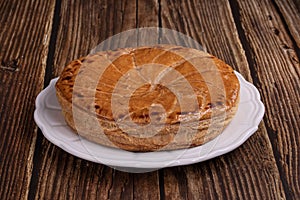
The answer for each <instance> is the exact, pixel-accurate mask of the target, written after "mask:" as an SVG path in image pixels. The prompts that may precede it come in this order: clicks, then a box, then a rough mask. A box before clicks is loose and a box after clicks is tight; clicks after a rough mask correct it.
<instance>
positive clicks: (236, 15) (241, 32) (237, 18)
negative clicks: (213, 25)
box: [229, 0, 300, 199]
mask: <svg viewBox="0 0 300 200" xmlns="http://www.w3.org/2000/svg"><path fill="white" fill-rule="evenodd" d="M271 2H272V4H273V6H274V8H275V10H276V12H277V13H278V15H279V16H280V19H281V21H282V23H283V26H284V29H285V30H286V32H287V33H288V36H289V38H290V39H291V41H292V44H293V49H294V50H295V52H296V55H297V57H298V59H299V60H300V49H299V47H298V46H297V43H296V41H295V39H294V38H293V36H292V35H291V33H290V31H289V27H288V24H287V22H286V20H285V19H284V17H283V14H282V13H281V11H280V9H279V7H278V5H277V3H276V2H275V1H274V0H271ZM229 3H230V7H231V11H232V14H233V18H234V22H235V25H236V27H237V31H238V35H239V37H240V41H241V43H242V46H243V48H244V50H245V54H246V58H247V62H248V64H249V68H250V70H251V71H250V72H251V77H252V79H253V83H254V84H255V85H256V86H257V87H259V82H260V81H259V79H258V77H257V74H256V73H255V68H254V65H255V64H256V63H255V61H253V59H252V56H251V52H252V49H251V47H250V45H249V44H248V43H247V42H246V41H247V39H246V35H245V32H244V29H243V28H242V23H241V21H240V7H239V5H238V2H237V0H229ZM263 121H264V124H265V127H266V130H267V133H268V136H269V138H270V140H271V141H273V140H274V139H275V138H273V140H272V138H271V137H272V135H274V134H273V130H272V129H271V128H270V127H268V125H267V123H266V119H265V118H263ZM271 145H272V152H273V155H274V157H275V161H276V165H277V168H278V170H279V175H280V179H281V182H282V185H283V189H284V193H285V195H286V197H287V198H288V199H291V198H292V197H291V194H290V191H289V184H288V181H287V180H286V178H285V176H284V171H283V169H282V168H281V167H280V166H281V165H280V163H279V162H280V160H279V159H278V158H279V157H280V153H279V152H278V150H277V149H276V147H274V143H273V142H271Z"/></svg>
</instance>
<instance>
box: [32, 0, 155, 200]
mask: <svg viewBox="0 0 300 200" xmlns="http://www.w3.org/2000/svg"><path fill="white" fill-rule="evenodd" d="M149 3H150V4H149V5H150V7H149V6H146V2H141V3H138V4H136V3H135V1H134V2H133V1H110V0H107V1H104V0H102V1H80V0H73V1H71V2H67V1H62V4H61V10H60V13H59V15H60V16H61V18H60V20H59V24H58V29H57V30H58V33H57V38H56V41H55V43H56V46H55V52H54V56H53V70H51V71H53V77H54V76H58V75H59V73H60V71H61V70H62V69H63V67H64V66H65V65H66V64H67V63H68V62H70V61H71V60H73V59H76V58H78V57H80V56H84V55H86V54H88V53H89V51H90V50H91V49H93V48H94V47H95V46H96V45H97V44H98V43H100V42H101V41H103V40H105V39H106V38H108V37H110V36H112V35H114V34H117V33H119V32H122V31H126V30H129V29H133V28H135V27H136V25H137V24H138V25H139V26H155V25H156V26H157V16H156V15H155V16H153V15H150V16H147V17H146V16H144V15H145V14H146V13H144V11H145V9H146V10H147V12H151V13H155V12H156V7H155V2H152V3H151V2H149ZM137 12H138V13H137ZM56 14H58V13H56ZM143 16H144V17H143ZM139 18H141V21H139V20H138V19H139ZM48 67H49V66H48ZM41 152H42V153H41V155H42V156H41V157H40V160H39V161H38V163H37V164H36V166H37V167H38V175H39V176H38V177H37V178H38V180H37V181H36V182H37V191H36V196H35V198H36V199H147V198H148V199H158V198H159V179H158V172H152V173H147V174H130V173H126V172H119V171H116V170H113V169H111V168H109V167H106V166H104V165H100V164H95V163H92V162H88V161H85V160H82V159H79V158H76V157H74V156H72V155H70V154H68V153H66V152H64V151H63V150H61V149H59V148H57V147H55V146H54V145H52V144H51V143H50V142H48V141H47V140H46V139H43V144H42V147H41Z"/></svg>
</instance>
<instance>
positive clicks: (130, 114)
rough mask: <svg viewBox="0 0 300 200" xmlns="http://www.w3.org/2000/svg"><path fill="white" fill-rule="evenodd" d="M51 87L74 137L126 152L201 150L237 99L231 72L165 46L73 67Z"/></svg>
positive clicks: (206, 57) (205, 57) (208, 58)
mask: <svg viewBox="0 0 300 200" xmlns="http://www.w3.org/2000/svg"><path fill="white" fill-rule="evenodd" d="M56 89H57V96H58V99H59V102H60V104H61V106H62V110H63V114H64V117H65V119H66V122H67V124H68V125H69V126H70V127H71V128H73V129H74V130H75V131H76V132H77V133H78V134H79V135H81V136H83V137H85V138H87V139H89V140H91V141H94V142H96V143H99V144H102V145H106V146H111V147H117V148H121V149H124V150H129V151H156V150H168V149H181V148H187V147H193V146H198V145H201V144H204V143H206V142H208V141H210V140H211V139H213V138H215V137H216V136H217V135H219V134H220V133H221V132H222V130H223V129H224V128H225V127H226V125H228V124H229V122H230V120H231V119H232V118H233V116H234V114H235V112H236V110H237V106H238V101H239V82H238V79H237V77H236V76H235V74H234V71H233V69H232V68H231V67H230V66H228V65H227V64H225V63H224V62H223V61H221V60H219V59H217V58H216V57H214V56H212V55H210V54H208V53H205V52H203V51H199V50H196V49H191V48H185V47H179V46H172V45H157V46H152V47H138V48H126V49H118V50H116V51H105V52H98V53H96V54H93V55H88V56H86V57H85V58H81V59H78V60H75V61H72V62H71V63H70V64H69V65H67V66H66V67H65V69H64V70H63V72H62V74H61V76H60V78H59V80H58V81H57V83H56ZM74 113H75V115H74ZM179 133H180V134H179Z"/></svg>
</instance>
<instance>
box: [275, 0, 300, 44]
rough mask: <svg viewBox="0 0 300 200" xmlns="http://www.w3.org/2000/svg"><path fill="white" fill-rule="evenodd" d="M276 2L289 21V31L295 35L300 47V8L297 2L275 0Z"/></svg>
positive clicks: (287, 21) (285, 18) (299, 2)
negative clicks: (299, 8)
mask: <svg viewBox="0 0 300 200" xmlns="http://www.w3.org/2000/svg"><path fill="white" fill-rule="evenodd" d="M275 2H276V4H275V5H277V6H278V8H279V11H280V13H281V14H282V16H283V17H284V20H285V22H286V23H287V26H288V29H289V30H288V31H289V32H290V33H291V35H292V36H293V39H294V40H295V42H296V44H297V46H298V48H300V14H299V13H300V10H298V9H297V5H296V3H295V2H294V1H292V0H287V1H280V0H275ZM298 4H299V5H300V1H298Z"/></svg>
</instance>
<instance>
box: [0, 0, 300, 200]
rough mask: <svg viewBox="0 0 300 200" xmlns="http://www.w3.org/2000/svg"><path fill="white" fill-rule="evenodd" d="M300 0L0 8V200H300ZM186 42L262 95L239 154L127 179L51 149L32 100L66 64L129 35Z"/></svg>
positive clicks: (105, 1)
mask: <svg viewBox="0 0 300 200" xmlns="http://www.w3.org/2000/svg"><path fill="white" fill-rule="evenodd" d="M299 5H300V3H299V1H297V0H287V1H280V0H263V1H258V0H256V1H254V0H249V1H242V0H202V1H196V0H190V1H180V0H172V1H171V0H149V1H146V0H143V1H142V0H137V1H130V0H125V1H117V0H114V1H111V0H91V1H82V0H81V1H80V0H68V1H60V0H56V1H54V0H49V1H33V0H27V1H20V0H19V1H18V0H12V1H5V0H0V13H1V17H0V22H1V23H0V24H1V30H0V62H1V66H0V119H1V123H0V133H1V140H0V199H26V198H28V199H299V198H300V185H299V184H300V183H299V180H300V171H299V170H300V164H299V162H300V159H299V157H300V150H299V149H300V131H299V130H300V127H299V122H300V110H299V105H300V102H299V101H300V100H299V96H300V94H299V93H300V89H299V83H300V79H299V74H300V68H299V67H300V66H299V60H300V50H299V48H300V36H299V33H300V14H299V13H300V12H299V10H300V6H299ZM149 26H153V27H164V28H170V29H173V30H177V31H179V32H182V33H184V34H187V35H189V36H191V37H192V38H194V39H195V40H197V41H198V42H200V43H201V44H202V45H203V46H204V48H205V49H206V50H207V51H208V52H210V53H212V54H214V55H216V56H217V57H219V58H221V59H223V60H224V61H226V62H227V63H228V64H230V65H231V66H233V67H234V68H235V69H236V70H237V71H239V72H240V73H241V74H242V75H243V76H244V77H245V78H246V79H247V80H248V81H250V82H253V83H254V84H255V85H256V87H257V88H258V89H259V91H260V93H261V96H262V101H263V102H264V104H265V107H266V113H265V116H264V119H263V121H262V122H261V124H260V126H259V129H258V131H257V132H256V133H255V134H254V135H253V136H252V137H251V138H250V139H249V140H247V141H246V142H245V143H244V144H243V145H242V146H241V147H239V148H237V149H236V150H234V151H232V152H231V153H228V154H226V155H223V156H220V157H218V158H215V159H212V160H209V161H206V162H202V163H197V164H193V165H189V166H180V167H172V168H167V169H161V170H158V171H154V172H150V173H144V174H131V173H125V172H120V171H117V170H114V169H111V168H109V167H107V166H104V165H101V164H95V163H92V162H88V161H85V160H82V159H80V158H77V157H74V156H72V155H70V154H68V153H66V152H64V151H63V150H61V149H60V148H58V147H56V146H54V145H53V144H51V143H50V142H49V141H47V140H46V139H45V138H44V137H43V135H42V133H41V132H40V131H39V130H38V128H37V126H36V125H35V123H34V121H33V112H34V100H35V98H36V96H37V94H38V93H39V92H40V91H41V90H42V88H43V87H44V86H47V85H48V83H49V81H50V79H51V78H53V77H56V76H58V75H59V73H60V72H61V70H62V69H63V67H64V65H65V64H66V63H68V62H70V61H71V60H72V59H75V58H78V57H80V56H83V55H86V54H88V53H89V51H90V50H91V49H92V48H94V47H95V46H96V45H97V44H98V43H100V42H101V41H103V40H105V39H106V38H108V37H110V36H112V35H114V34H117V33H120V32H122V31H126V30H129V29H132V28H136V27H149Z"/></svg>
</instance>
